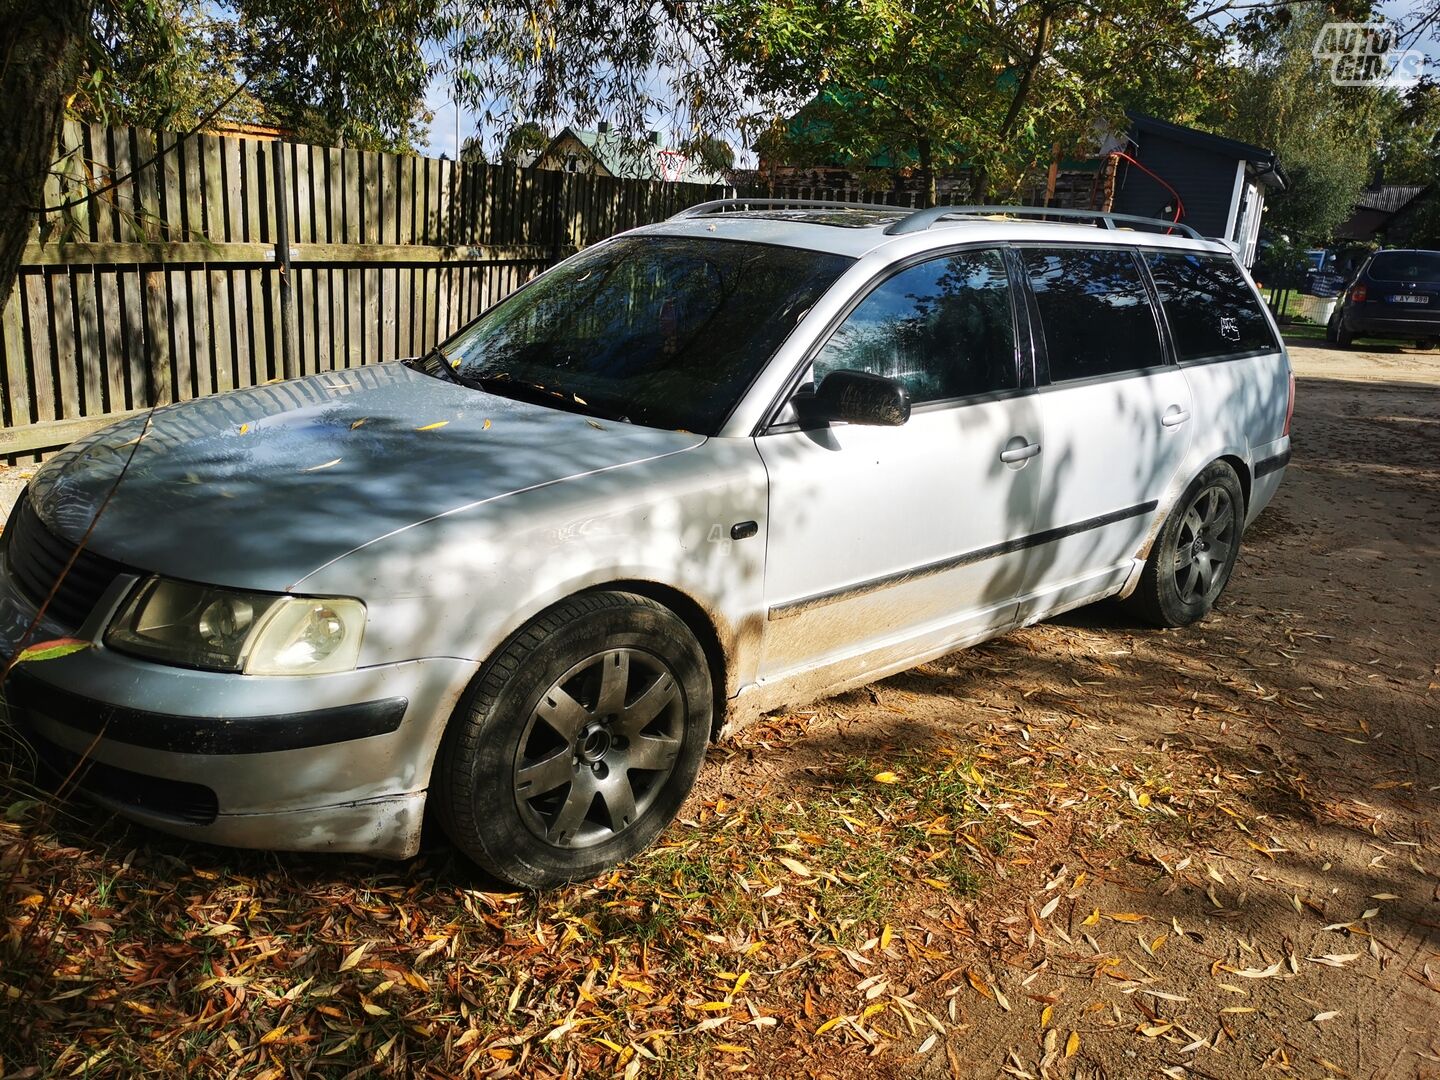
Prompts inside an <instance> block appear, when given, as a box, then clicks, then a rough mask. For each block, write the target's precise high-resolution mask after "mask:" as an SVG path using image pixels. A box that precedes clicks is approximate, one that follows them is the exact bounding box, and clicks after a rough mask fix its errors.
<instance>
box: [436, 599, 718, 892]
mask: <svg viewBox="0 0 1440 1080" xmlns="http://www.w3.org/2000/svg"><path fill="white" fill-rule="evenodd" d="M713 711H714V706H713V699H712V693H711V680H710V669H709V667H708V665H707V664H706V661H705V655H704V653H703V651H702V650H701V648H700V645H699V643H698V642H697V641H696V640H695V635H694V634H692V633H691V632H690V629H689V627H687V626H686V625H685V623H684V622H683V621H682V620H681V619H680V618H679V616H677V615H676V614H675V613H674V612H672V611H670V610H669V609H668V608H665V607H663V606H661V605H660V604H657V603H656V602H655V601H653V600H650V599H648V598H646V597H643V596H637V595H635V594H633V593H622V592H596V593H585V594H582V595H579V596H574V597H571V598H570V599H568V600H565V601H562V602H561V603H559V604H557V605H556V606H555V607H553V608H551V609H550V610H549V611H547V612H545V613H544V614H543V615H540V616H539V617H537V618H536V619H535V620H534V621H533V622H531V623H530V624H529V625H528V626H526V627H525V628H524V629H523V630H521V631H520V632H519V633H517V634H516V635H515V636H514V637H513V638H511V639H510V641H509V642H507V643H506V644H505V645H504V646H503V647H502V648H501V649H500V652H499V653H498V654H497V655H496V656H495V657H494V658H493V659H492V660H491V661H490V662H489V663H488V664H487V665H486V667H485V669H484V670H483V671H482V672H481V674H480V676H479V677H478V679H477V680H476V682H475V683H474V684H473V685H472V686H471V688H470V690H469V691H468V692H467V694H466V695H465V697H464V698H462V699H461V701H460V705H459V706H458V708H457V709H456V711H455V715H454V716H453V717H452V718H451V721H450V725H449V728H448V729H447V730H446V733H445V738H444V741H443V742H442V744H441V747H440V755H439V757H438V759H437V761H436V764H435V783H434V784H433V795H434V797H435V803H436V807H437V810H438V812H439V817H440V822H441V825H442V826H443V828H444V829H445V832H446V833H447V834H448V835H449V837H450V839H451V840H452V841H453V842H454V844H455V846H456V847H458V848H459V849H460V850H461V851H462V852H464V853H465V854H466V855H467V856H469V857H470V858H471V859H472V860H474V861H475V862H476V863H478V864H479V865H480V866H482V867H483V868H485V869H486V870H488V871H490V872H491V873H492V874H494V875H495V876H496V877H498V878H500V879H502V880H503V881H505V882H507V883H509V884H511V885H518V886H522V887H529V888H548V887H550V886H554V885H560V884H563V883H565V882H569V881H580V880H583V879H585V878H590V877H594V876H595V875H596V874H599V873H601V872H602V871H605V870H608V869H610V868H611V867H613V866H614V865H615V864H617V863H619V862H623V861H624V860H625V859H628V858H630V857H631V856H632V855H635V854H636V853H638V852H640V851H642V850H644V849H645V848H646V847H648V846H649V844H650V843H651V841H653V840H654V839H655V837H656V836H658V835H659V834H660V831H661V830H662V829H664V828H665V826H666V825H668V824H669V823H670V821H671V819H672V818H674V816H675V814H676V813H677V812H678V811H679V809H680V805H681V804H682V803H683V802H684V801H685V796H686V795H687V794H689V791H690V788H691V786H692V785H693V784H694V782H695V777H696V775H697V774H698V773H699V771H700V765H701V763H702V762H703V760H704V757H705V750H706V747H707V746H708V744H709V740H710V729H711V718H712V713H713Z"/></svg>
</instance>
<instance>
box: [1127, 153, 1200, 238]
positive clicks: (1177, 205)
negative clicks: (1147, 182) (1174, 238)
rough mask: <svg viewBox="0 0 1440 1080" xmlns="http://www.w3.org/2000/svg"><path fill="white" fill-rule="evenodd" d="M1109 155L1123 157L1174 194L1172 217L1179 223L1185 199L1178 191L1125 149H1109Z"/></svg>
mask: <svg viewBox="0 0 1440 1080" xmlns="http://www.w3.org/2000/svg"><path fill="white" fill-rule="evenodd" d="M1110 156H1111V157H1117V158H1124V159H1125V160H1126V161H1128V162H1130V164H1131V165H1134V166H1135V167H1136V168H1137V169H1139V170H1140V171H1141V172H1143V173H1144V174H1145V175H1146V176H1148V177H1150V179H1151V180H1154V181H1155V182H1156V183H1157V184H1159V185H1160V186H1161V187H1163V188H1164V189H1165V190H1166V191H1168V192H1170V194H1171V195H1174V196H1175V218H1174V220H1175V222H1176V223H1177V224H1178V223H1179V221H1180V219H1181V218H1182V217H1184V216H1185V201H1184V200H1183V199H1181V198H1180V193H1179V192H1178V191H1176V190H1175V189H1174V188H1173V187H1171V186H1170V185H1169V184H1167V183H1166V182H1165V181H1164V180H1163V179H1161V178H1160V177H1159V176H1158V175H1156V174H1155V173H1153V172H1151V171H1150V170H1149V169H1147V168H1146V167H1145V166H1144V165H1141V164H1140V162H1138V161H1136V160H1135V159H1134V158H1133V157H1131V156H1130V155H1129V154H1127V153H1125V151H1123V150H1111V151H1110Z"/></svg>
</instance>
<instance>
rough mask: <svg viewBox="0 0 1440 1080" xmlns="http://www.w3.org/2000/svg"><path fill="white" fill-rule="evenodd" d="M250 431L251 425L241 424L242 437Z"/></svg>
mask: <svg viewBox="0 0 1440 1080" xmlns="http://www.w3.org/2000/svg"><path fill="white" fill-rule="evenodd" d="M249 430H250V425H249V424H241V425H240V434H241V435H244V434H245V433H246V432H247V431H249Z"/></svg>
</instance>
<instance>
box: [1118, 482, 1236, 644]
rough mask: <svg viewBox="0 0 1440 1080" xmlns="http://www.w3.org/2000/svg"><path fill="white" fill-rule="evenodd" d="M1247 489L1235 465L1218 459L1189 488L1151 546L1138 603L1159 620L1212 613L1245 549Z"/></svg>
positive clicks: (1166, 622) (1184, 620)
mask: <svg viewBox="0 0 1440 1080" xmlns="http://www.w3.org/2000/svg"><path fill="white" fill-rule="evenodd" d="M1244 520H1245V495H1244V492H1243V491H1242V490H1241V488H1240V480H1239V478H1238V477H1237V476H1236V475H1235V470H1234V469H1232V468H1231V467H1230V466H1229V465H1227V464H1225V462H1223V461H1216V462H1212V463H1211V464H1210V465H1209V466H1208V467H1206V469H1205V471H1204V472H1202V473H1201V474H1200V475H1199V476H1197V477H1196V478H1195V480H1194V481H1193V482H1192V483H1191V484H1190V486H1189V487H1188V488H1186V489H1185V494H1184V495H1182V496H1181V497H1180V499H1179V501H1178V502H1176V504H1175V508H1174V509H1173V510H1171V511H1170V516H1169V517H1167V518H1166V519H1165V524H1164V525H1162V526H1161V528H1160V534H1159V535H1158V536H1157V537H1156V538H1155V543H1154V545H1153V546H1152V547H1151V549H1150V557H1149V559H1147V560H1146V562H1145V569H1144V571H1142V572H1141V575H1140V584H1139V585H1138V586H1137V587H1136V589H1135V592H1134V594H1133V595H1132V596H1131V597H1130V601H1131V606H1132V608H1133V609H1134V610H1135V611H1136V612H1137V613H1138V614H1139V615H1140V616H1141V617H1142V618H1144V619H1145V620H1146V621H1147V622H1150V623H1153V624H1154V625H1156V626H1189V625H1190V624H1191V623H1193V622H1198V621H1199V620H1200V619H1203V618H1204V617H1205V616H1206V615H1208V614H1209V613H1210V611H1211V609H1212V608H1213V607H1214V606H1215V601H1216V600H1217V599H1219V597H1220V594H1221V593H1222V592H1224V591H1225V586H1226V585H1228V584H1229V582H1230V574H1231V571H1233V570H1234V569H1235V559H1236V557H1237V556H1238V555H1239V554H1240V533H1241V531H1242V529H1243V526H1244Z"/></svg>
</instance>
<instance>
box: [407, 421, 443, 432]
mask: <svg viewBox="0 0 1440 1080" xmlns="http://www.w3.org/2000/svg"><path fill="white" fill-rule="evenodd" d="M448 423H450V421H449V420H436V421H435V422H434V423H433V424H426V425H425V426H424V427H417V428H416V429H415V430H416V431H434V430H435V429H436V428H442V427H444V426H445V425H446V424H448Z"/></svg>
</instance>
